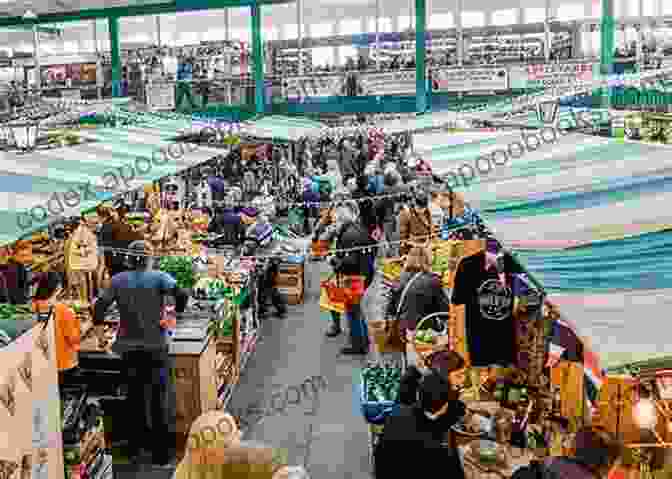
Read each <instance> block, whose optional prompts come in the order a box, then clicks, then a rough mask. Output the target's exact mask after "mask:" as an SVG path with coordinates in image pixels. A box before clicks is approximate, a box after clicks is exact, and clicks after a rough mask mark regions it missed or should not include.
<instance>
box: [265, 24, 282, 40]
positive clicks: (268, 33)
mask: <svg viewBox="0 0 672 479" xmlns="http://www.w3.org/2000/svg"><path fill="white" fill-rule="evenodd" d="M261 34H262V38H263V39H264V41H267V42H272V41H275V40H277V39H278V38H279V36H278V35H279V32H278V29H277V28H275V27H268V28H264V29H263V31H262V33H261Z"/></svg>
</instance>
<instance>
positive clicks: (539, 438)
mask: <svg viewBox="0 0 672 479" xmlns="http://www.w3.org/2000/svg"><path fill="white" fill-rule="evenodd" d="M527 446H528V447H529V448H530V449H545V448H547V447H548V444H547V441H546V436H545V435H544V433H543V432H541V431H538V430H536V429H532V430H528V432H527Z"/></svg>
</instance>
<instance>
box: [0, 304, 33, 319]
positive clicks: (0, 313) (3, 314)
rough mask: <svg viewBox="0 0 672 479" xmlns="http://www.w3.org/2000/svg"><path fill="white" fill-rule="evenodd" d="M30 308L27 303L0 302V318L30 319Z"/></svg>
mask: <svg viewBox="0 0 672 479" xmlns="http://www.w3.org/2000/svg"><path fill="white" fill-rule="evenodd" d="M31 315H32V310H31V308H30V306H29V305H27V304H19V305H15V304H4V303H2V304H0V320H8V319H30V317H31Z"/></svg>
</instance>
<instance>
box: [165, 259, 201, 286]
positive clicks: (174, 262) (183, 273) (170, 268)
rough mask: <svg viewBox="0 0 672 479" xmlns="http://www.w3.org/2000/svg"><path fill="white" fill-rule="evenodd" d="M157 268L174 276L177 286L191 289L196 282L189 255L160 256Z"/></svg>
mask: <svg viewBox="0 0 672 479" xmlns="http://www.w3.org/2000/svg"><path fill="white" fill-rule="evenodd" d="M159 269H160V270H161V271H164V272H166V273H168V274H169V275H171V276H172V277H173V278H175V281H177V286H178V288H185V289H191V288H193V287H194V284H195V283H196V278H195V277H194V266H193V261H192V259H191V257H189V256H166V257H164V258H161V261H160V263H159Z"/></svg>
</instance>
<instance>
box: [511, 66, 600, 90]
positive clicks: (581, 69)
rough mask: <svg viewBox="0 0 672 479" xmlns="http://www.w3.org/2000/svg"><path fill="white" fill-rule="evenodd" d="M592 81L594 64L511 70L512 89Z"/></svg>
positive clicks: (568, 84)
mask: <svg viewBox="0 0 672 479" xmlns="http://www.w3.org/2000/svg"><path fill="white" fill-rule="evenodd" d="M592 79H593V64H592V63H541V64H537V65H528V66H512V67H510V68H509V85H510V88H557V87H566V86H570V85H574V84H576V83H577V82H588V81H591V80H592Z"/></svg>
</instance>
